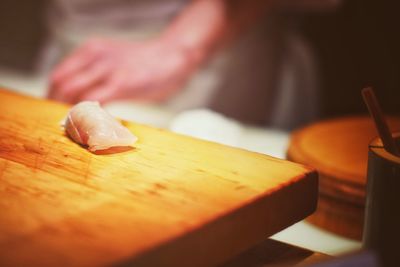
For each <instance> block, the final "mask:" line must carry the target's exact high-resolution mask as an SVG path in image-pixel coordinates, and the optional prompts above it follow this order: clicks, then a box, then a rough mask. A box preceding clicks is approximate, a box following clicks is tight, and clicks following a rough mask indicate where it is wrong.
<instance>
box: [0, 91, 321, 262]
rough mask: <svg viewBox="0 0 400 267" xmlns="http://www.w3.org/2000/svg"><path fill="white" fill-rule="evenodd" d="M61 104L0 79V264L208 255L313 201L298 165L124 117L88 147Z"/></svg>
mask: <svg viewBox="0 0 400 267" xmlns="http://www.w3.org/2000/svg"><path fill="white" fill-rule="evenodd" d="M68 108H69V107H68V106H65V105H62V104H58V103H55V102H50V101H45V100H37V99H33V98H30V97H25V96H22V95H18V94H15V93H11V92H8V91H6V90H0V116H1V118H0V266H28V265H29V266H42V267H45V266H104V265H110V264H116V263H121V262H126V261H131V262H133V263H135V264H137V265H138V266H140V265H142V264H143V265H145V264H147V265H148V266H159V264H161V263H162V264H165V265H169V266H176V265H177V264H179V265H181V266H204V265H215V264H217V263H220V262H223V261H225V260H227V259H228V258H230V257H232V256H234V255H236V254H238V253H240V252H242V251H243V250H245V249H247V248H249V247H250V246H252V245H254V244H256V243H258V242H260V241H262V240H264V239H265V238H266V237H267V236H269V235H271V234H273V233H275V232H277V231H279V230H281V229H284V228H285V227H287V226H289V225H291V224H293V223H295V222H297V221H299V220H301V219H303V218H304V217H306V216H308V215H309V214H311V213H312V212H313V211H314V209H315V206H316V200H317V174H316V172H315V171H313V170H311V169H309V168H307V167H305V166H302V165H299V164H295V163H291V162H288V161H284V160H279V159H276V158H272V157H269V156H266V155H262V154H257V153H253V152H249V151H244V150H239V149H235V148H231V147H227V146H223V145H219V144H215V143H210V142H206V141H200V140H197V139H194V138H190V137H185V136H182V135H177V134H173V133H170V132H168V131H165V130H161V129H155V128H151V127H147V126H144V125H139V124H135V123H125V122H124V124H125V125H126V126H127V127H128V128H129V129H130V130H131V131H132V132H133V133H134V134H135V135H137V136H138V138H139V140H138V142H137V143H136V146H135V148H134V149H131V150H125V151H119V153H115V154H107V153H104V154H93V153H90V152H89V151H88V150H87V149H85V148H83V147H81V146H80V145H78V144H76V143H74V142H72V141H71V140H70V139H69V138H68V137H67V136H66V135H65V133H64V132H63V130H62V128H61V127H60V124H59V122H60V120H61V119H63V118H64V116H65V115H66V114H67V110H68ZM135 266H136V265H135Z"/></svg>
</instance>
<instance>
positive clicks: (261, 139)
mask: <svg viewBox="0 0 400 267" xmlns="http://www.w3.org/2000/svg"><path fill="white" fill-rule="evenodd" d="M0 85H2V86H4V87H7V88H10V89H12V90H15V91H16V92H20V93H23V94H27V95H31V96H35V97H45V95H46V90H47V89H46V88H47V81H46V78H45V76H43V75H35V74H28V73H18V72H14V71H9V70H1V69H0ZM105 108H106V109H107V110H108V111H109V112H110V113H111V114H112V115H114V116H117V117H120V118H122V119H126V120H131V121H136V122H140V123H145V124H148V125H152V126H156V127H161V128H166V129H170V130H173V131H176V132H180V133H183V134H188V135H192V136H196V137H198V138H203V139H208V140H211V141H215V142H221V143H225V144H227V145H231V146H235V147H240V148H244V149H247V150H251V151H255V152H259V153H264V154H268V155H271V156H274V157H277V158H285V154H286V150H287V145H288V141H289V133H288V132H284V131H280V130H277V129H270V128H260V127H253V126H249V125H243V124H240V123H239V122H236V121H233V120H230V119H228V118H226V117H223V116H221V115H220V114H217V113H214V112H211V111H209V110H191V111H186V112H183V113H179V114H175V113H173V112H170V111H168V110H166V109H164V108H162V107H160V106H155V105H143V104H137V103H134V102H132V101H119V102H113V103H110V104H108V105H106V106H105ZM193 120H196V122H197V123H196V124H193V123H190V122H191V121H193ZM214 122H215V123H214ZM216 124H218V127H215V125H216ZM222 137H223V138H222ZM272 239H275V240H279V241H282V242H285V243H289V244H292V245H295V246H299V247H303V248H306V249H309V250H312V251H317V252H321V253H325V254H328V255H339V254H342V253H347V252H351V251H354V250H357V249H359V248H360V247H361V242H359V241H356V240H351V239H346V238H343V237H340V236H337V235H334V234H331V233H329V232H327V231H324V230H323V229H320V228H318V227H315V226H313V225H311V224H309V223H307V222H306V221H301V222H298V223H296V224H294V225H293V226H291V227H288V228H286V229H285V230H283V231H281V232H279V233H277V234H275V235H274V236H272Z"/></svg>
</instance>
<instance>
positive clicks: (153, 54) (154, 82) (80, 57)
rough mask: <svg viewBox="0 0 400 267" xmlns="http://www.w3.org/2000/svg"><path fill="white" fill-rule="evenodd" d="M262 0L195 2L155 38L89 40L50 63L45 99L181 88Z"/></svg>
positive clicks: (155, 95) (156, 93)
mask: <svg viewBox="0 0 400 267" xmlns="http://www.w3.org/2000/svg"><path fill="white" fill-rule="evenodd" d="M264 2H267V1H223V0H197V1H193V2H192V3H190V4H189V5H188V6H187V7H186V8H185V9H184V10H183V11H182V12H181V14H180V15H179V16H178V17H177V18H176V19H175V20H174V21H173V22H172V23H171V24H170V25H169V26H168V27H167V28H166V29H165V31H164V32H163V33H162V34H161V35H160V36H159V37H158V38H156V39H153V40H149V41H142V42H123V41H115V40H101V39H99V40H91V41H89V42H87V43H86V44H84V45H82V46H81V47H80V48H78V49H77V50H76V51H75V52H74V53H73V54H72V55H70V56H69V57H67V59H65V60H64V62H62V63H61V64H60V65H59V66H57V67H56V69H55V70H54V72H53V73H52V75H51V81H50V82H51V83H50V92H49V97H50V98H53V99H57V100H60V101H66V102H71V103H73V102H78V101H81V100H85V99H91V100H99V101H101V102H105V101H109V100H112V99H120V98H142V99H153V100H154V99H157V100H159V99H165V98H167V97H169V96H170V95H171V94H173V93H174V92H175V91H176V90H179V88H181V87H182V85H183V83H184V82H185V81H186V80H187V79H188V78H189V77H190V75H191V74H192V73H193V72H194V71H195V70H196V69H197V68H198V67H199V66H200V65H201V64H202V63H203V62H204V61H205V60H206V59H207V58H208V57H210V56H211V54H212V52H213V51H214V50H215V49H216V47H217V46H219V45H220V44H221V43H222V42H223V40H225V39H226V37H227V36H228V35H229V33H230V32H232V29H233V28H235V27H237V26H238V25H241V24H245V23H242V22H246V16H243V15H245V14H249V11H252V12H253V11H254V10H261V9H260V8H255V6H257V5H262V6H264V5H265V4H264ZM267 3H268V2H267ZM257 13H260V12H257ZM243 18H245V19H243ZM248 18H252V19H253V18H254V16H253V15H251V16H248ZM238 22H240V23H238Z"/></svg>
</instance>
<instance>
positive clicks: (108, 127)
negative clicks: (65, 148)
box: [64, 101, 137, 151]
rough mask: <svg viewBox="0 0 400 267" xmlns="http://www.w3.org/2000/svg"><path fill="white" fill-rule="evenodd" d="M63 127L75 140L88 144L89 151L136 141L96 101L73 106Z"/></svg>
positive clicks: (131, 143) (126, 144) (125, 144)
mask: <svg viewBox="0 0 400 267" xmlns="http://www.w3.org/2000/svg"><path fill="white" fill-rule="evenodd" d="M64 127H65V130H66V132H67V133H68V135H69V136H70V137H71V138H72V139H73V140H74V141H75V142H77V143H79V144H83V145H88V147H89V150H90V151H96V150H104V149H108V148H111V147H120V146H132V145H133V144H134V143H135V142H136V141H137V137H136V136H134V135H133V134H132V133H131V132H130V131H129V130H128V129H127V128H126V127H124V126H122V125H121V124H120V123H119V122H118V121H117V120H116V119H115V118H114V117H112V116H111V115H110V114H109V113H108V112H106V111H105V110H104V109H102V108H101V107H100V105H99V103H98V102H92V101H83V102H80V103H78V104H76V105H75V106H73V107H72V108H71V110H70V111H69V113H68V116H67V118H66V120H65V125H64Z"/></svg>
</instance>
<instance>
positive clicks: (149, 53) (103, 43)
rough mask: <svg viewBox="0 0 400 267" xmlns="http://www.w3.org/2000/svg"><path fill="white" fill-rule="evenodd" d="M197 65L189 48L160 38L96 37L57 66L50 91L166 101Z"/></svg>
mask: <svg viewBox="0 0 400 267" xmlns="http://www.w3.org/2000/svg"><path fill="white" fill-rule="evenodd" d="M197 65H198V62H197V61H196V60H193V58H192V57H191V56H190V55H189V54H188V52H187V51H185V50H184V49H182V48H180V47H178V46H176V45H173V43H172V42H169V41H168V40H164V39H162V38H159V39H154V40H151V41H144V42H133V43H132V42H124V41H112V40H106V39H93V40H90V41H88V42H86V43H85V44H83V45H82V46H81V47H80V48H78V49H77V50H76V51H75V52H73V53H72V55H70V56H69V57H67V58H66V59H65V60H64V61H63V62H61V64H60V65H58V66H56V68H55V70H54V71H53V72H52V74H51V77H50V90H49V93H48V96H49V98H51V99H55V100H59V101H63V102H68V103H76V102H79V101H82V100H97V101H99V102H107V101H110V100H114V99H127V98H136V99H141V100H146V101H162V100H165V99H167V98H168V97H170V96H171V95H173V94H174V93H175V92H176V91H178V90H179V88H181V87H182V85H183V84H184V82H185V81H186V80H187V79H188V78H189V76H190V75H191V73H192V72H193V71H194V70H195V69H196V67H197Z"/></svg>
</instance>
